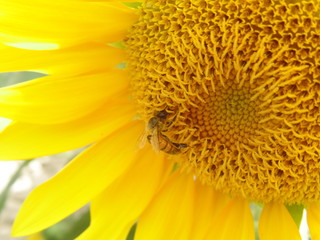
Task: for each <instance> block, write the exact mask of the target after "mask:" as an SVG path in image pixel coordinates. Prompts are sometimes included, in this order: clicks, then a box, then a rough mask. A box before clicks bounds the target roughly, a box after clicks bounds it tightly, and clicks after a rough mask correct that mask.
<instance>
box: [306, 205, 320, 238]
mask: <svg viewBox="0 0 320 240" xmlns="http://www.w3.org/2000/svg"><path fill="white" fill-rule="evenodd" d="M307 219H308V226H309V230H310V235H311V237H312V240H320V204H319V203H312V204H309V205H308V207H307Z"/></svg>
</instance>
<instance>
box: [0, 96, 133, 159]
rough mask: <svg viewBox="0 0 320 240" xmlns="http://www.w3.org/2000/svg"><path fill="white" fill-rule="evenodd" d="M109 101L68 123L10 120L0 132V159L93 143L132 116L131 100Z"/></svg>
mask: <svg viewBox="0 0 320 240" xmlns="http://www.w3.org/2000/svg"><path fill="white" fill-rule="evenodd" d="M121 95H123V94H121ZM112 100H113V101H112ZM112 100H111V101H112V102H111V101H110V102H108V103H107V104H106V105H105V106H103V107H101V108H99V109H98V110H97V111H95V112H93V113H92V114H89V115H87V116H85V117H84V118H81V119H77V120H75V121H71V122H67V123H61V124H54V125H38V124H30V123H23V122H13V123H12V124H11V125H9V126H8V127H7V128H5V129H4V130H3V131H2V132H1V133H0V159H3V160H19V159H31V158H35V157H39V156H46V155H51V154H55V153H59V152H65V151H69V150H72V149H76V148H80V147H83V146H86V145H88V144H91V143H93V142H96V141H97V140H99V139H101V138H103V137H105V136H107V135H109V134H110V133H111V132H113V131H114V130H115V129H119V128H121V127H122V126H124V125H125V124H127V123H129V122H131V121H132V119H133V117H134V115H135V108H136V106H135V104H134V103H133V101H130V100H127V99H124V100H121V98H120V97H119V98H114V99H112ZM136 139H138V137H136Z"/></svg>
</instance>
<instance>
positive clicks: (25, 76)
mask: <svg viewBox="0 0 320 240" xmlns="http://www.w3.org/2000/svg"><path fill="white" fill-rule="evenodd" d="M43 76H45V74H41V73H37V72H28V71H23V72H8V73H0V87H7V86H10V85H13V84H17V83H21V82H25V81H29V80H32V79H35V78H39V77H43Z"/></svg>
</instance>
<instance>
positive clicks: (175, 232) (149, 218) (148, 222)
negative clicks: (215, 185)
mask: <svg viewBox="0 0 320 240" xmlns="http://www.w3.org/2000/svg"><path fill="white" fill-rule="evenodd" d="M194 193H195V181H194V179H193V178H192V176H190V175H181V174H180V173H175V174H173V175H172V176H171V177H170V179H169V180H168V182H167V183H166V184H165V185H164V186H163V188H162V190H161V191H160V192H159V194H158V195H156V196H155V198H154V200H153V201H152V202H151V203H150V206H149V207H148V208H147V209H146V211H145V212H144V213H143V214H142V216H141V218H140V220H139V224H138V227H137V232H136V236H135V239H136V240H150V239H153V240H163V239H166V240H187V239H190V232H191V228H192V220H193V208H194Z"/></svg>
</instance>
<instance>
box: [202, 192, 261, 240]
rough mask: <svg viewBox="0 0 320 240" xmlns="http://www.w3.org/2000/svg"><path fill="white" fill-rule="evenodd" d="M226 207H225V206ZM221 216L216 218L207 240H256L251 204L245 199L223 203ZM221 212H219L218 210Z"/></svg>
mask: <svg viewBox="0 0 320 240" xmlns="http://www.w3.org/2000/svg"><path fill="white" fill-rule="evenodd" d="M223 205H224V206H223ZM216 208H217V209H219V208H220V209H221V210H220V211H221V212H220V214H219V216H217V217H216V218H215V221H214V222H213V224H212V226H211V228H210V231H209V233H208V235H207V237H206V238H205V239H208V240H209V239H215V240H234V239H237V240H254V239H255V235H254V223H253V217H252V214H251V211H250V206H249V203H248V202H247V201H246V200H244V199H238V198H234V199H229V200H228V202H227V203H226V202H224V201H223V202H222V204H220V206H216ZM218 211H219V210H218Z"/></svg>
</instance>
